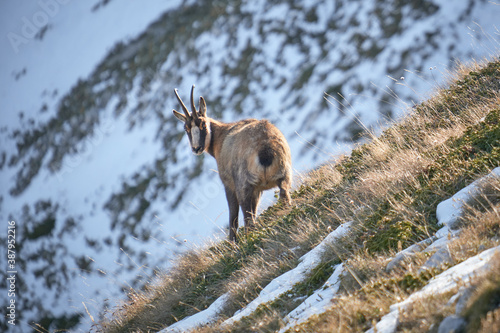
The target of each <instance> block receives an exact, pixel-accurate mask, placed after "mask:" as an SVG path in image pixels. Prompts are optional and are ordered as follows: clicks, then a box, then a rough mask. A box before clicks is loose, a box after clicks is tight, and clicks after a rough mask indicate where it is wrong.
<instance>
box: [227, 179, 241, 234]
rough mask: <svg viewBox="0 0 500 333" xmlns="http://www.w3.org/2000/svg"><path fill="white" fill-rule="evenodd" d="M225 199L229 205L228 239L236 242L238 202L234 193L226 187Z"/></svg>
mask: <svg viewBox="0 0 500 333" xmlns="http://www.w3.org/2000/svg"><path fill="white" fill-rule="evenodd" d="M226 199H227V205H228V206H229V240H230V241H234V242H237V241H238V239H237V234H236V232H237V230H238V211H239V204H238V199H237V198H236V194H235V193H234V192H233V191H231V190H230V189H227V188H226Z"/></svg>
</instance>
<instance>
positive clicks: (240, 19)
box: [0, 0, 500, 332]
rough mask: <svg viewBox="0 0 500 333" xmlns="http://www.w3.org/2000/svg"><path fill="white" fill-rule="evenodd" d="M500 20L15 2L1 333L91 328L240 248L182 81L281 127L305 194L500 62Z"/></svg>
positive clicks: (2, 70) (229, 110) (5, 20)
mask: <svg viewBox="0 0 500 333" xmlns="http://www.w3.org/2000/svg"><path fill="white" fill-rule="evenodd" d="M498 17H500V5H499V3H498V2H495V1H480V0H469V1H467V0H463V1H446V0H428V1H426V0H414V1H394V0H372V1H347V0H336V1H333V0H324V1H320V0H302V1H299V0H296V1H292V0H289V1H273V0H256V1H238V0H235V1H213V0H197V1H194V0H192V1H189V0H149V1H147V2H144V1H143V2H139V1H123V0H90V1H77V0H73V1H70V0H39V1H28V0H4V1H2V2H1V4H0V35H1V39H0V43H1V45H0V101H1V104H0V226H1V227H0V228H1V231H0V239H1V241H0V248H1V257H0V262H1V267H2V268H1V274H2V276H1V281H0V289H1V290H0V293H1V294H2V297H1V299H2V302H4V299H5V297H3V295H4V294H7V285H6V275H7V268H6V267H7V262H6V247H7V245H6V244H7V236H6V235H7V222H8V221H15V222H16V252H17V253H16V268H17V272H18V273H17V280H16V288H17V290H16V305H17V308H16V314H17V318H16V319H18V322H17V325H16V326H11V325H8V324H7V322H6V319H5V318H4V315H3V312H4V311H5V308H6V306H7V303H5V306H4V305H3V303H2V309H4V310H2V317H1V319H0V330H1V331H6V330H9V331H12V332H26V331H30V330H32V329H33V328H36V329H37V330H39V331H45V330H50V331H53V330H55V329H69V330H71V331H88V330H89V329H90V328H91V326H92V321H97V320H99V318H100V317H101V316H105V315H110V311H112V309H113V307H114V306H116V305H117V304H119V301H120V300H124V299H125V298H126V293H124V292H126V291H128V290H129V289H130V288H136V289H137V288H141V287H142V286H144V284H145V283H146V282H150V281H154V279H155V276H156V274H157V273H158V272H162V271H165V270H167V269H168V267H169V265H170V264H171V260H172V259H173V258H174V257H175V256H176V255H177V254H179V253H182V251H184V250H186V249H189V248H192V247H196V246H204V244H206V243H207V242H211V241H217V240H219V239H224V238H225V237H226V233H227V224H228V211H227V203H226V199H225V196H224V190H223V187H222V184H221V182H220V180H219V178H218V175H217V173H216V164H215V160H214V159H213V158H212V157H211V156H208V155H204V156H201V157H197V156H194V155H193V154H192V153H191V150H190V148H189V143H188V140H187V138H186V137H185V135H184V132H183V130H182V124H180V123H179V122H178V121H177V120H176V119H175V118H174V117H173V116H172V113H171V112H172V111H171V110H172V109H173V108H177V109H178V108H179V106H178V103H177V101H176V99H175V96H174V94H173V90H174V88H178V89H179V92H180V94H181V96H182V97H183V98H184V100H185V101H188V96H189V92H190V88H191V85H192V84H196V90H195V99H197V97H198V96H200V95H202V96H203V97H204V98H205V99H206V101H207V105H208V113H209V116H212V117H214V118H217V119H222V120H224V121H228V122H230V121H236V120H240V119H244V118H249V117H253V118H267V119H269V120H271V121H272V122H273V123H275V124H276V125H277V127H278V128H280V129H281V131H282V132H283V133H284V134H285V136H286V138H287V139H288V141H289V143H290V146H291V150H292V156H293V163H294V174H295V178H296V184H297V183H298V178H300V177H299V176H300V174H301V173H304V172H306V171H307V170H309V169H311V168H314V167H315V166H317V165H319V164H321V163H324V162H326V161H328V160H332V159H335V158H336V157H338V156H340V155H341V154H343V153H346V152H348V151H349V150H350V149H351V147H352V146H353V144H355V143H356V142H360V141H362V140H363V134H366V132H367V131H370V132H373V133H380V131H381V130H382V129H383V128H384V126H387V124H389V123H390V122H392V121H394V120H397V119H398V118H400V117H402V116H404V115H405V113H407V112H408V111H409V110H411V107H412V106H413V105H414V104H415V103H418V102H419V101H421V100H423V99H424V98H427V97H429V96H428V95H429V92H430V91H431V90H432V89H435V88H436V87H440V86H444V85H445V84H446V78H447V72H448V70H450V69H453V68H454V67H455V66H456V63H457V61H462V62H466V63H467V62H471V61H474V60H482V59H484V58H488V57H492V56H495V55H498V51H499V39H500V35H499V34H500V33H499V30H498V28H499V27H498V22H499V21H498ZM274 200H275V198H274V193H273V191H269V192H268V193H267V195H266V196H265V197H264V200H263V203H262V204H261V207H260V208H261V210H262V209H264V208H265V207H267V206H268V205H270V204H272V202H273V201H274ZM33 323H38V325H39V326H37V325H35V324H33ZM30 327H31V328H30Z"/></svg>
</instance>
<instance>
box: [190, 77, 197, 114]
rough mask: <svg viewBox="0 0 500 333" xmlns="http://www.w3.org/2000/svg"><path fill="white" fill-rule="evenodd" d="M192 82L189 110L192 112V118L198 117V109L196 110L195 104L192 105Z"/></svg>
mask: <svg viewBox="0 0 500 333" xmlns="http://www.w3.org/2000/svg"><path fill="white" fill-rule="evenodd" d="M193 95H194V84H193V86H192V87H191V112H192V113H193V117H194V119H198V111H196V106H195V105H194V96H193Z"/></svg>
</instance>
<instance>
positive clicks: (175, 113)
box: [172, 110, 187, 123]
mask: <svg viewBox="0 0 500 333" xmlns="http://www.w3.org/2000/svg"><path fill="white" fill-rule="evenodd" d="M172 111H173V113H174V116H175V118H177V119H179V120H180V121H182V122H184V123H185V122H186V121H187V118H186V116H185V115H183V114H182V113H179V112H177V111H175V110H172Z"/></svg>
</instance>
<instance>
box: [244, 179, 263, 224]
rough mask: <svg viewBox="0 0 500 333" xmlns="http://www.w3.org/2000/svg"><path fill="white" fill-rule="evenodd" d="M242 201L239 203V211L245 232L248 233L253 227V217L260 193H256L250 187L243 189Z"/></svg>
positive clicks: (255, 213)
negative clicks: (243, 221)
mask: <svg viewBox="0 0 500 333" xmlns="http://www.w3.org/2000/svg"><path fill="white" fill-rule="evenodd" d="M243 193H244V199H243V200H242V202H241V210H242V211H243V218H244V220H245V230H246V231H249V230H252V229H253V228H254V227H255V216H256V215H257V206H258V205H259V201H260V196H261V194H262V193H261V192H259V191H256V190H255V189H254V188H253V187H252V186H248V187H246V188H245V189H244V191H243Z"/></svg>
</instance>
